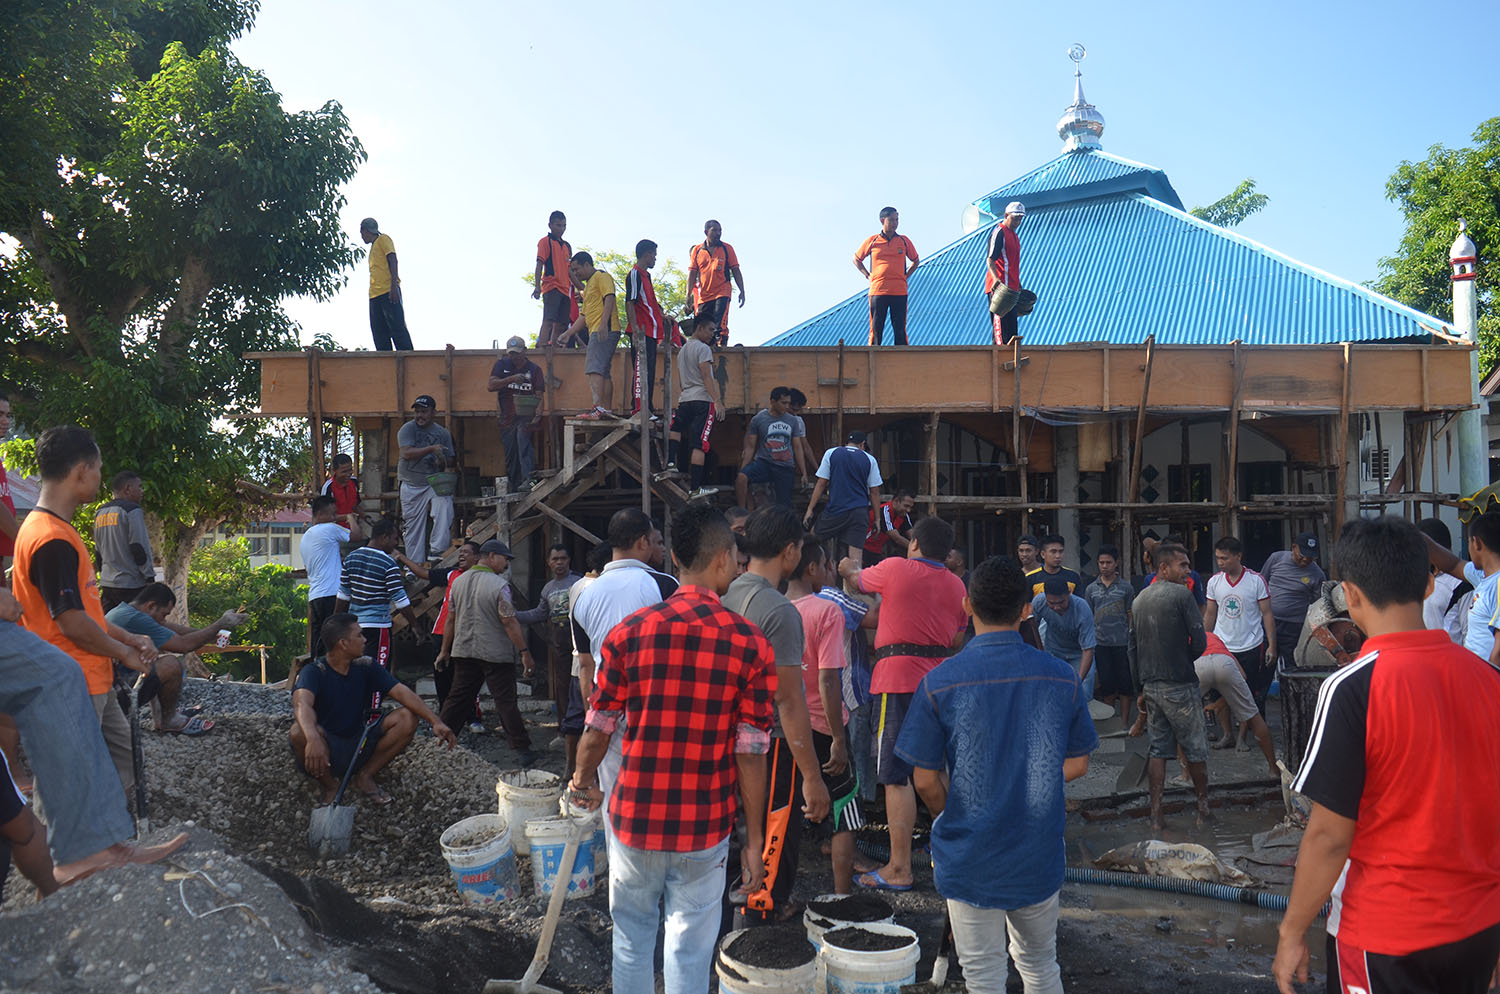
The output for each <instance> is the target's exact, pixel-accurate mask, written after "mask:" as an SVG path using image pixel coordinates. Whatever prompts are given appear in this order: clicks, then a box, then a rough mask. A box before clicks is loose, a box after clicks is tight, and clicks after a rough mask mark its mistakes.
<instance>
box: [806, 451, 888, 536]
mask: <svg viewBox="0 0 1500 994" xmlns="http://www.w3.org/2000/svg"><path fill="white" fill-rule="evenodd" d="M815 475H816V476H817V480H818V482H817V483H815V484H813V492H812V497H811V498H810V499H809V500H808V502H807V513H806V514H804V515H803V516H802V526H803V527H804V528H811V529H812V531H813V534H815V535H816V536H817V537H818V541H820V542H827V541H828V540H829V539H832V540H833V541H834V550H833V551H834V557H835V558H837V559H843V558H844V557H846V556H847V557H848V558H850V559H853V560H854V561H855V562H856V563H857V562H860V560H861V557H862V556H863V554H864V545H865V536H866V535H868V534H869V531H870V521H871V517H872V515H878V514H879V513H880V484H881V482H882V481H881V478H880V464H879V463H877V462H876V461H875V457H874V456H872V455H870V453H869V450H867V449H866V448H865V433H864V432H862V431H851V432H850V433H849V439H848V441H847V442H845V443H844V444H843V445H841V446H839V447H837V448H833V449H829V450H828V451H827V452H825V453H823V461H822V462H821V463H819V464H818V472H817V473H816V474H815ZM824 493H827V494H828V506H827V507H825V508H824V509H823V513H822V514H821V515H819V517H818V523H817V527H816V528H814V527H813V512H814V511H815V510H817V507H818V501H819V500H821V499H822V498H823V494H824Z"/></svg>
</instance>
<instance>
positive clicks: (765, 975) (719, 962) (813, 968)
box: [714, 929, 818, 994]
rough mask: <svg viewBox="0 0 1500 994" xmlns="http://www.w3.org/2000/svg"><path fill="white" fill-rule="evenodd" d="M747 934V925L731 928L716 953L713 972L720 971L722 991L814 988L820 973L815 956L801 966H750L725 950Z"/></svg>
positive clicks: (759, 993)
mask: <svg viewBox="0 0 1500 994" xmlns="http://www.w3.org/2000/svg"><path fill="white" fill-rule="evenodd" d="M744 934H745V930H744V929H740V930H738V931H734V932H730V933H729V934H728V935H726V936H724V939H723V941H721V942H720V943H719V954H718V955H717V956H715V957H714V972H715V973H717V974H718V975H719V991H720V994H808V992H810V991H812V990H813V984H814V983H815V982H816V980H817V973H818V960H817V958H816V957H814V958H813V959H810V960H808V961H807V962H806V963H804V964H802V965H801V966H794V967H791V968H790V969H786V970H776V969H770V968H768V967H764V966H751V965H750V964H749V963H743V962H741V961H739V960H737V959H735V958H734V957H733V956H730V955H729V954H728V953H727V952H725V950H727V949H728V948H729V946H730V944H731V943H733V942H734V940H735V939H737V938H739V937H740V936H741V935H744Z"/></svg>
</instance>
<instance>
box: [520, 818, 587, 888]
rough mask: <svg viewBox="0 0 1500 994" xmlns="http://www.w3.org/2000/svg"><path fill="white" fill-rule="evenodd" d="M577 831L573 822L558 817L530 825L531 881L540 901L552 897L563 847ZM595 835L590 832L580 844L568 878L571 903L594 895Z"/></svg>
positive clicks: (527, 831)
mask: <svg viewBox="0 0 1500 994" xmlns="http://www.w3.org/2000/svg"><path fill="white" fill-rule="evenodd" d="M572 831H573V824H572V822H571V820H570V819H567V818H562V817H558V816H554V817H551V818H536V819H533V820H531V821H528V822H527V823H526V838H527V840H528V841H529V842H530V844H531V880H532V883H534V884H535V885H536V893H537V896H538V897H549V896H551V894H552V887H553V884H554V883H555V882H556V881H557V871H558V868H559V866H560V865H561V864H562V858H563V847H564V846H566V845H567V844H568V834H569V833H570V832H572ZM595 882H596V881H595V878H594V835H593V833H592V832H590V833H589V834H588V835H586V836H585V837H584V838H583V840H582V841H580V842H579V843H578V855H577V856H576V857H574V859H573V867H572V870H571V872H570V873H569V874H568V899H569V900H571V899H573V898H575V897H588V896H589V895H590V894H592V893H593V892H594V884H595Z"/></svg>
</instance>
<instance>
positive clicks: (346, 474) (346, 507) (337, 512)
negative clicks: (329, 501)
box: [323, 452, 359, 524]
mask: <svg viewBox="0 0 1500 994" xmlns="http://www.w3.org/2000/svg"><path fill="white" fill-rule="evenodd" d="M329 469H330V470H331V471H332V473H333V475H332V476H330V477H328V479H327V480H325V481H323V493H324V494H326V495H327V496H329V497H332V498H333V515H334V517H335V518H339V519H342V520H343V522H344V523H345V524H348V523H349V519H350V518H352V517H353V516H354V512H355V511H357V510H359V484H358V483H357V482H356V481H355V479H354V457H353V456H351V455H349V453H347V452H340V453H339V454H337V455H336V456H334V457H333V463H332V464H331V465H330V466H329Z"/></svg>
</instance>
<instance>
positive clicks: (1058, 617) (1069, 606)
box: [1027, 576, 1095, 698]
mask: <svg viewBox="0 0 1500 994" xmlns="http://www.w3.org/2000/svg"><path fill="white" fill-rule="evenodd" d="M1027 579H1028V580H1034V578H1033V577H1029V576H1028V577H1027ZM1032 589H1035V585H1034V584H1033V587H1032ZM1031 613H1032V614H1033V615H1035V616H1036V619H1037V620H1038V621H1039V622H1041V625H1042V645H1043V647H1045V648H1046V650H1047V651H1048V652H1050V653H1052V655H1054V656H1056V657H1057V658H1058V659H1061V660H1062V661H1063V662H1065V663H1067V664H1068V665H1069V666H1071V667H1073V669H1075V670H1077V671H1078V679H1079V680H1081V681H1083V696H1084V697H1090V698H1091V697H1093V696H1094V642H1095V639H1094V609H1093V608H1091V607H1089V602H1088V601H1086V600H1084V599H1083V598H1082V597H1079V596H1078V595H1077V594H1075V593H1071V592H1070V591H1069V589H1068V580H1067V578H1066V577H1062V576H1049V577H1047V579H1046V580H1045V581H1044V582H1043V585H1042V592H1041V593H1039V594H1037V595H1036V596H1035V597H1034V598H1032V600H1031Z"/></svg>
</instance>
